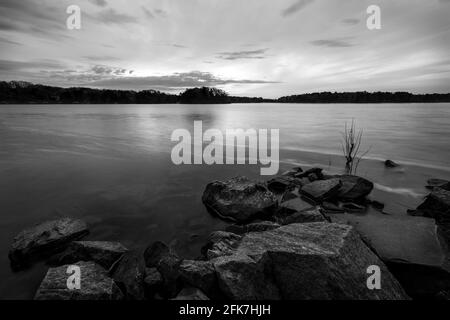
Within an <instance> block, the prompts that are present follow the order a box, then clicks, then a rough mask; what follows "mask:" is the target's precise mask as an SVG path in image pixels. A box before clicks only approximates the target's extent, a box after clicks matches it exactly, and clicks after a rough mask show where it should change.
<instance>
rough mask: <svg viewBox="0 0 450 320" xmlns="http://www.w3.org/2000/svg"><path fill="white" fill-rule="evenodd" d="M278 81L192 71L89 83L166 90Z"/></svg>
mask: <svg viewBox="0 0 450 320" xmlns="http://www.w3.org/2000/svg"><path fill="white" fill-rule="evenodd" d="M265 83H276V82H273V81H265V80H248V79H222V78H220V77H217V76H214V75H213V74H212V73H209V72H201V71H192V72H185V73H173V74H169V75H162V76H149V77H116V78H110V79H103V80H99V81H93V82H90V83H88V84H87V85H89V86H93V87H101V88H122V89H135V90H143V89H149V88H154V89H159V90H166V91H174V90H182V89H184V88H191V87H203V86H207V87H213V86H220V85H227V84H265Z"/></svg>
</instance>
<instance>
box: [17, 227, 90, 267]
mask: <svg viewBox="0 0 450 320" xmlns="http://www.w3.org/2000/svg"><path fill="white" fill-rule="evenodd" d="M86 234H88V228H87V225H86V223H84V222H83V221H81V220H79V219H71V218H62V219H58V220H52V221H47V222H44V223H41V224H38V225H36V226H34V227H32V228H29V229H26V230H24V231H22V232H20V233H19V234H18V235H17V236H16V237H15V238H14V241H13V244H12V247H11V250H10V252H9V259H10V261H11V266H12V267H13V268H14V269H21V268H24V267H27V266H28V265H29V264H30V263H31V262H32V260H34V259H38V258H41V257H43V256H48V255H50V254H52V253H55V252H58V251H61V250H63V249H64V248H65V247H66V246H67V245H68V244H69V243H70V242H71V241H73V240H78V239H80V238H82V237H83V236H85V235H86Z"/></svg>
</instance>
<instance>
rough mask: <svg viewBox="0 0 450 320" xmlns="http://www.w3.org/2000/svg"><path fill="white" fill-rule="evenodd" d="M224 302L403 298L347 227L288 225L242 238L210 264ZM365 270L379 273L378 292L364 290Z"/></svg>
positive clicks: (396, 284)
mask: <svg viewBox="0 0 450 320" xmlns="http://www.w3.org/2000/svg"><path fill="white" fill-rule="evenodd" d="M211 262H212V263H213V264H214V267H215V269H216V273H217V277H218V281H219V286H220V288H221V290H222V292H223V293H224V294H225V295H226V296H227V298H229V299H233V300H259V299H269V300H272V299H288V300H303V299H312V300H323V299H332V300H342V299H350V300H355V299H356V300H357V299H362V300H367V299H408V296H407V295H406V294H405V292H404V291H403V289H402V287H401V286H400V284H399V283H398V282H397V280H396V279H395V278H394V277H393V276H392V275H391V273H390V272H389V271H388V269H387V268H386V266H385V265H384V263H383V262H382V261H381V260H380V259H379V258H378V257H377V256H376V255H375V254H374V253H373V252H372V251H371V250H370V249H369V248H368V247H367V246H366V245H365V244H364V243H363V242H362V240H361V239H360V237H359V235H358V234H357V233H356V232H355V231H354V229H353V228H352V227H351V226H348V225H341V224H334V223H309V224H290V225H287V226H283V227H280V228H278V229H274V230H271V231H266V232H256V233H248V234H246V235H245V236H244V237H243V238H242V239H241V240H240V241H239V244H238V245H237V246H235V247H234V248H232V249H231V250H230V251H227V252H225V254H224V255H221V256H217V257H215V258H213V259H212V260H211ZM369 266H378V267H380V270H381V275H382V286H381V289H379V290H370V289H368V287H367V279H368V276H369V275H368V273H367V269H368V267H369Z"/></svg>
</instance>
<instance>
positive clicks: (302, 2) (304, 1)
mask: <svg viewBox="0 0 450 320" xmlns="http://www.w3.org/2000/svg"><path fill="white" fill-rule="evenodd" d="M313 2H314V0H297V1H296V2H295V3H293V4H292V5H290V6H289V7H287V8H286V9H284V10H283V11H282V12H281V15H282V16H283V17H287V16H290V15H292V14H294V13H296V12H298V11H300V10H302V9H303V8H305V7H307V6H308V5H310V4H311V3H313Z"/></svg>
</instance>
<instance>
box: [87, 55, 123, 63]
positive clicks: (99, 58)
mask: <svg viewBox="0 0 450 320" xmlns="http://www.w3.org/2000/svg"><path fill="white" fill-rule="evenodd" d="M83 58H85V59H87V60H89V61H94V62H101V61H119V60H120V59H119V58H116V57H113V56H84V57H83Z"/></svg>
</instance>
